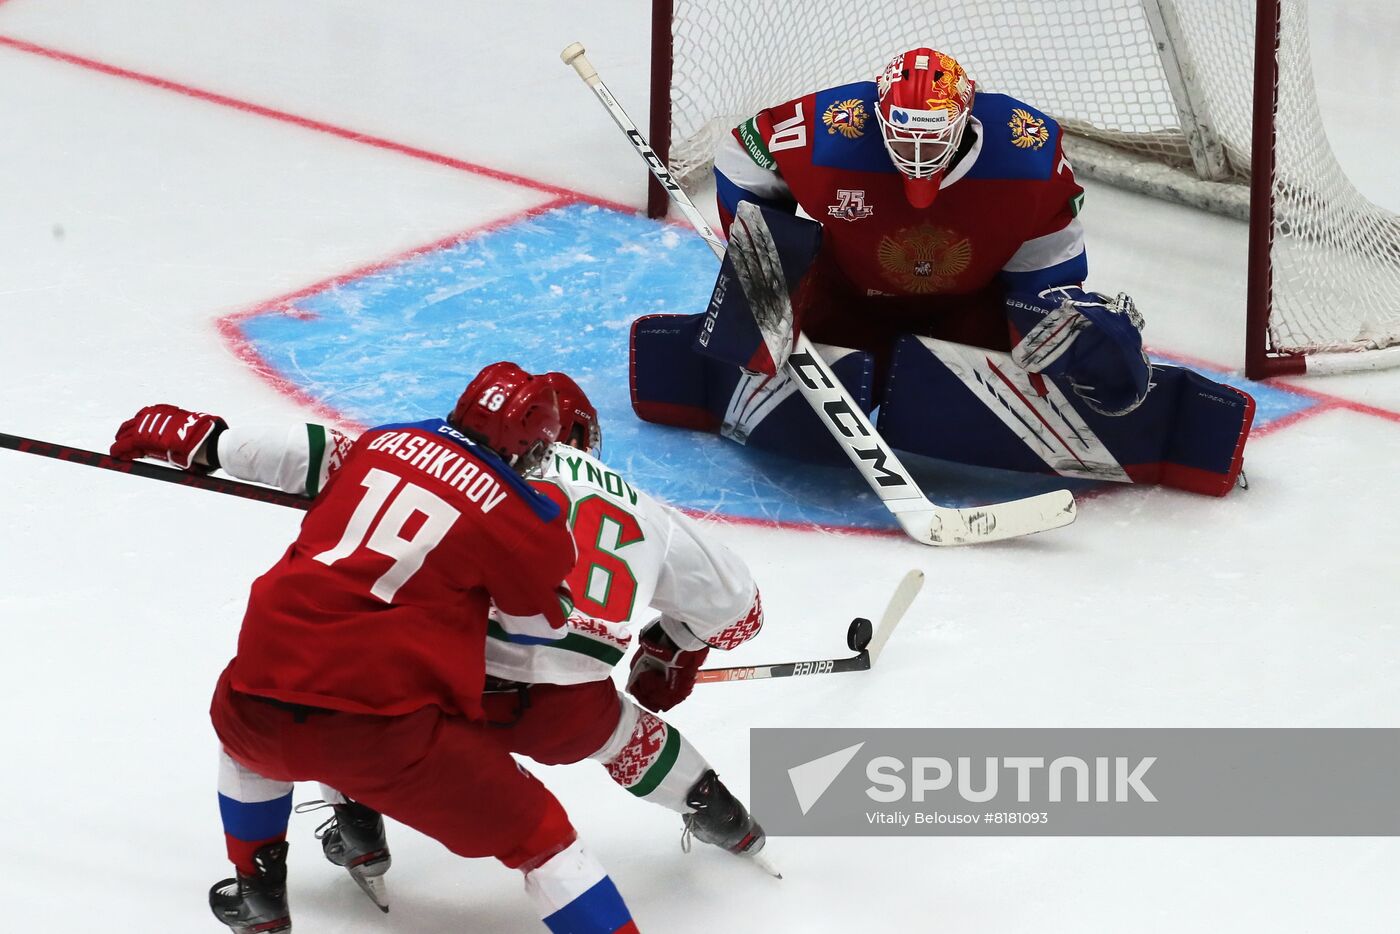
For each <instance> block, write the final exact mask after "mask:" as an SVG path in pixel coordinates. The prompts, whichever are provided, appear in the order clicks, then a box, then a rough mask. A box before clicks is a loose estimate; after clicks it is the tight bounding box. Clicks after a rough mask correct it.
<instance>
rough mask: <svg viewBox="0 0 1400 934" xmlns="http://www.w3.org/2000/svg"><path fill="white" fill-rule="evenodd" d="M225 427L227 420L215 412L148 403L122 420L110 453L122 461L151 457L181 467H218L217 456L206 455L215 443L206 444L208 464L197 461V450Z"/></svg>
mask: <svg viewBox="0 0 1400 934" xmlns="http://www.w3.org/2000/svg"><path fill="white" fill-rule="evenodd" d="M226 428H228V422H226V421H224V420H223V419H222V418H220V417H219V416H217V415H207V414H205V413H203V412H191V411H189V410H188V409H182V408H180V407H179V406H176V405H166V404H164V403H161V404H158V405H148V406H146V407H145V408H143V409H142V410H141V411H139V412H137V413H136V414H135V415H134V416H132V417H131V418H128V419H127V420H126V421H124V422H122V424H121V427H120V428H118V429H117V436H116V438H115V439H114V440H113V441H112V450H111V453H112V456H113V457H118V458H121V459H122V460H136V459H137V458H138V457H150V458H154V459H156V460H163V461H168V462H169V463H171V464H174V465H175V466H176V467H179V468H180V469H181V470H193V471H197V472H204V471H207V470H210V469H212V468H213V467H217V466H218V459H217V456H215V457H208V454H209V453H212V452H213V450H214V448H215V447H216V445H214V444H210V445H209V448H210V451H209V452H206V457H208V462H207V463H201V462H197V460H196V458H197V457H198V455H199V454H200V449H201V448H203V447H204V446H205V443H206V442H211V441H214V442H216V441H217V440H218V435H219V432H221V431H223V430H224V429H226Z"/></svg>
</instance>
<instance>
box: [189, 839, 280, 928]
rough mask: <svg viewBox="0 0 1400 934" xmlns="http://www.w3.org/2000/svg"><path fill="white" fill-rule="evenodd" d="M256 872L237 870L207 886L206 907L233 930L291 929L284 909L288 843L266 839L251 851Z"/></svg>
mask: <svg viewBox="0 0 1400 934" xmlns="http://www.w3.org/2000/svg"><path fill="white" fill-rule="evenodd" d="M253 861H254V863H256V864H257V867H258V872H257V874H256V875H252V876H245V875H244V874H243V873H241V872H240V873H238V874H237V875H236V876H235V877H234V878H232V879H224V880H223V881H222V882H216V883H214V885H213V887H212V888H210V889H209V909H210V910H211V911H213V912H214V917H216V918H218V919H219V920H220V921H222V922H223V923H224V924H226V925H228V926H229V928H230V929H232V930H233V932H234V934H285V932H288V931H291V929H292V917H291V913H290V912H289V911H288V910H287V844H286V842H282V843H269V844H268V845H267V846H264V847H262V848H260V849H259V850H258V851H257V852H256V853H254V854H253Z"/></svg>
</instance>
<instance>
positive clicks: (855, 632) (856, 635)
mask: <svg viewBox="0 0 1400 934" xmlns="http://www.w3.org/2000/svg"><path fill="white" fill-rule="evenodd" d="M874 634H875V627H874V626H871V625H870V620H868V619H865V618H864V617H856V618H855V619H853V620H851V628H850V629H847V630H846V645H847V646H849V647H850V649H851V651H852V652H863V651H865V647H866V646H867V645H869V644H870V637H871V636H873V635H874Z"/></svg>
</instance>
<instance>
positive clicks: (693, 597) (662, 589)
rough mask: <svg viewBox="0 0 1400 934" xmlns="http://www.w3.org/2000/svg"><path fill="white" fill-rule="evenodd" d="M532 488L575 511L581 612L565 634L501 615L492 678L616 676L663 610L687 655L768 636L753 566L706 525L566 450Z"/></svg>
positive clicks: (494, 635)
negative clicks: (634, 642) (637, 637)
mask: <svg viewBox="0 0 1400 934" xmlns="http://www.w3.org/2000/svg"><path fill="white" fill-rule="evenodd" d="M531 482H532V484H533V485H534V486H535V487H536V488H537V489H539V490H540V491H541V492H543V493H546V494H547V495H549V496H550V497H551V499H553V501H554V502H555V503H557V504H558V506H559V508H560V509H561V510H562V511H564V512H565V513H567V515H568V522H569V527H570V528H571V529H572V530H573V534H574V542H575V544H576V546H577V547H578V560H577V563H576V564H575V565H574V569H573V571H572V572H571V573H570V574H569V577H568V582H569V590H570V592H571V594H572V596H573V600H574V605H575V610H576V611H575V612H574V614H573V615H571V616H570V617H569V620H568V622H567V623H566V624H565V627H564V628H563V629H553V628H551V627H550V626H549V625H548V624H547V623H546V622H545V621H544V620H542V619H539V618H534V619H529V618H522V617H519V616H515V615H512V614H509V613H506V612H502V611H503V610H504V607H501V608H499V609H498V610H497V611H494V612H493V613H492V623H491V628H490V633H489V634H490V638H489V640H488V642H487V646H486V671H487V673H488V674H491V675H493V676H495V677H498V678H509V679H511V680H515V681H524V682H530V683H540V682H548V683H551V684H575V683H581V682H586V681H597V680H599V679H601V678H606V677H608V676H609V675H610V674H611V671H612V668H613V666H614V665H616V664H617V663H618V662H619V661H621V660H622V657H623V655H624V653H625V652H626V650H627V647H628V645H629V643H630V641H631V638H632V632H633V631H635V630H637V629H638V628H640V627H641V626H644V625H646V624H647V623H649V622H651V620H653V619H655V618H656V616H657V614H658V612H659V613H660V614H661V616H662V626H663V627H664V628H665V629H666V632H667V634H668V635H670V636H671V639H672V640H673V641H674V642H675V643H676V644H677V645H679V646H680V647H681V648H684V649H699V648H702V647H703V646H707V645H708V646H711V647H713V648H718V649H729V648H733V647H734V646H736V645H738V644H739V643H741V642H744V641H746V640H747V639H749V638H751V637H752V636H753V635H754V634H755V633H757V632H758V629H759V627H760V626H761V625H762V623H763V610H762V607H761V604H760V601H759V596H758V589H757V587H756V586H755V585H754V581H753V577H752V575H751V574H750V573H749V569H748V566H747V565H745V564H744V562H743V561H742V560H741V559H740V558H739V557H738V556H737V555H735V554H734V553H733V552H731V551H730V550H729V549H727V548H725V547H724V546H723V545H721V544H719V543H717V542H711V541H707V540H706V538H705V535H704V533H703V530H702V529H701V527H700V526H699V524H698V523H696V522H694V521H693V520H691V519H689V518H687V517H686V516H685V515H683V514H682V513H680V512H679V511H677V510H676V509H674V508H673V507H671V506H667V505H665V504H663V503H660V502H658V501H657V500H655V499H653V498H651V497H650V496H648V495H647V494H645V493H643V492H641V491H640V490H637V489H635V488H634V487H633V486H632V485H631V484H630V483H628V482H627V480H626V479H624V478H623V477H622V475H621V474H619V473H617V472H616V471H613V470H611V469H609V468H608V467H607V466H606V465H605V464H603V463H602V462H601V461H600V460H598V459H597V458H595V457H593V456H591V455H590V454H588V453H586V452H584V451H580V450H578V449H577V448H572V447H569V446H567V445H563V444H556V445H555V446H554V447H553V449H552V450H551V452H550V455H549V457H547V458H546V459H545V463H544V475H543V477H542V478H541V479H539V480H534V481H531Z"/></svg>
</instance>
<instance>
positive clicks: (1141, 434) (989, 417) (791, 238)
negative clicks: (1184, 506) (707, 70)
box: [631, 209, 1254, 496]
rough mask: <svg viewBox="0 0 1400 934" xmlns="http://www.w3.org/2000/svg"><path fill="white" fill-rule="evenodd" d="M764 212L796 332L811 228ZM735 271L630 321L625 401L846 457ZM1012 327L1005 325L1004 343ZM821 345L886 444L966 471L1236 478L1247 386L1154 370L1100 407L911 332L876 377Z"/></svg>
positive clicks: (744, 437)
mask: <svg viewBox="0 0 1400 934" xmlns="http://www.w3.org/2000/svg"><path fill="white" fill-rule="evenodd" d="M763 213H764V218H765V220H766V221H767V223H768V226H769V228H770V229H771V230H772V232H773V235H774V238H775V241H776V242H777V245H778V247H779V251H778V252H779V256H780V258H781V261H782V267H783V269H782V273H783V278H784V280H785V281H786V283H787V286H788V289H789V294H790V295H791V296H792V304H793V307H794V310H795V311H796V314H797V317H798V319H799V320H798V323H799V325H800V317H801V308H802V306H803V295H802V290H803V288H804V286H808V287H809V280H810V277H806V278H804V277H805V275H806V272H807V270H808V269H809V268H810V266H811V263H812V261H813V259H814V258H815V257H816V255H817V252H818V250H819V247H820V232H819V231H820V228H819V226H818V225H817V224H815V223H813V222H811V221H806V220H802V219H798V218H795V217H793V216H791V215H788V214H785V213H782V212H777V211H770V210H768V209H764V212H763ZM738 277H739V271H736V270H735V268H734V265H733V263H732V261H731V260H730V258H729V257H728V256H726V257H725V259H724V262H723V265H722V266H721V269H720V274H719V277H718V279H717V280H716V285H715V289H714V292H713V294H712V296H711V300H710V305H709V307H708V309H707V310H706V311H705V312H704V313H702V314H697V315H647V316H644V317H642V318H639V319H638V320H637V321H636V322H635V323H634V324H633V326H632V333H631V390H632V406H633V408H634V410H635V411H636V412H637V415H638V416H639V417H641V418H642V419H644V420H646V421H651V422H656V423H658V424H664V425H674V426H679V427H684V428H692V429H696V430H700V431H709V432H718V433H719V434H722V435H724V436H726V437H728V438H730V439H731V440H734V441H737V442H739V443H740V444H745V445H748V446H751V447H756V448H760V449H763V450H772V451H776V452H778V453H780V454H785V455H788V456H792V457H795V458H798V459H801V460H804V461H817V462H822V463H841V462H843V461H844V460H845V454H844V452H843V451H842V449H841V448H840V446H839V445H837V444H836V442H835V441H833V440H832V438H831V436H830V435H829V434H828V433H827V432H825V431H823V430H820V423H819V420H818V418H817V416H816V415H815V414H814V413H813V412H812V410H811V409H810V408H809V407H808V405H807V404H806V403H805V401H804V400H803V399H802V397H801V396H800V394H799V393H798V392H797V391H796V387H795V385H794V384H793V383H792V381H791V380H790V379H789V378H788V377H787V376H786V375H785V374H784V373H783V372H782V370H781V354H782V352H783V351H784V349H785V348H775V347H769V346H767V345H765V343H764V338H763V333H762V330H761V329H760V327H759V326H758V324H756V323H755V321H754V317H753V313H752V310H751V308H750V307H749V303H748V300H747V299H746V298H745V294H744V289H742V288H739V287H738V285H737V280H738ZM1021 307H1022V308H1024V306H1021ZM1015 323H1016V324H1019V325H1022V327H1024V325H1023V324H1022V322H1021V321H1016V322H1015ZM1012 333H1013V327H1012V326H1008V344H1009V343H1010V335H1011V334H1012ZM817 349H818V351H819V352H820V353H821V355H822V357H823V359H825V360H826V362H827V363H828V364H829V365H830V366H831V368H832V370H833V372H834V373H835V375H836V376H837V377H838V378H839V379H840V380H841V382H842V383H843V384H844V385H845V387H846V388H847V390H849V392H850V394H851V396H852V398H853V399H854V400H855V401H856V402H857V404H858V405H860V406H861V408H862V409H863V410H864V411H865V412H866V413H867V414H870V413H872V412H873V411H874V410H875V409H876V408H877V407H878V410H879V417H878V422H877V427H878V430H879V431H880V433H881V435H883V437H884V438H885V440H886V441H887V442H888V443H889V444H890V445H892V446H893V447H895V448H898V449H900V450H903V451H909V452H912V453H915V454H922V455H926V456H929V457H935V458H940V459H942V460H948V461H953V462H956V463H962V464H969V465H973V466H980V467H993V468H1001V469H1010V470H1019V471H1028V472H1036V473H1047V474H1058V475H1060V476H1064V477H1076V478H1084V479H1091V480H1106V481H1113V482H1120V483H1160V484H1163V485H1166V486H1171V487H1176V488H1178V489H1183V490H1188V491H1191V492H1195V493H1203V494H1210V495H1216V496H1223V495H1225V494H1226V493H1228V492H1229V491H1230V490H1231V489H1232V488H1233V487H1234V485H1235V482H1236V480H1237V479H1238V477H1239V473H1240V469H1241V467H1242V464H1243V455H1244V445H1245V441H1246V440H1247V438H1248V436H1249V429H1250V426H1251V424H1252V423H1253V419H1254V400H1253V398H1252V397H1250V396H1249V395H1248V394H1247V393H1244V392H1242V391H1240V390H1237V389H1235V388H1233V387H1231V386H1226V385H1224V384H1222V383H1218V382H1215V381H1214V380H1211V379H1209V378H1207V377H1205V376H1202V375H1201V374H1199V373H1196V372H1194V371H1191V370H1188V369H1185V368H1182V367H1175V366H1156V367H1154V368H1152V370H1151V378H1152V383H1151V387H1150V389H1149V390H1148V391H1147V392H1146V395H1145V396H1144V397H1143V398H1142V399H1141V401H1140V402H1138V403H1136V404H1135V405H1134V406H1133V407H1132V408H1131V409H1130V410H1129V411H1127V412H1122V413H1119V414H1107V413H1106V412H1104V411H1101V409H1102V406H1100V405H1095V404H1093V401H1092V399H1086V398H1084V397H1083V396H1082V395H1081V394H1080V393H1079V392H1076V391H1075V388H1074V386H1073V384H1072V383H1071V381H1070V380H1068V379H1059V380H1057V379H1054V378H1048V377H1047V376H1046V375H1045V374H1044V373H1030V372H1027V371H1026V370H1023V369H1021V368H1020V367H1019V366H1017V365H1016V364H1015V363H1014V362H1013V361H1012V357H1011V354H1009V353H1006V352H1002V351H999V350H988V349H983V348H979V347H972V346H969V345H965V344H954V343H950V342H947V341H939V340H934V339H932V338H928V337H921V336H918V335H913V334H906V335H904V336H901V337H899V338H898V339H897V340H896V341H895V344H894V347H893V354H892V356H891V358H890V364H889V369H888V373H887V374H886V376H885V378H884V380H883V385H877V382H876V369H877V368H876V361H875V357H874V354H872V353H869V352H866V351H859V350H853V349H850V348H844V347H835V346H828V345H817ZM775 357H779V359H777V360H775Z"/></svg>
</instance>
